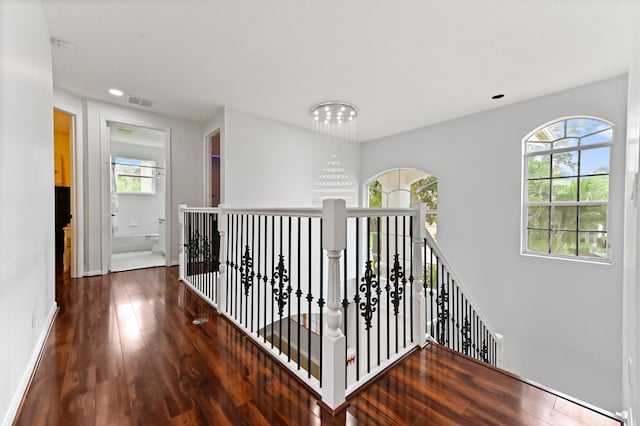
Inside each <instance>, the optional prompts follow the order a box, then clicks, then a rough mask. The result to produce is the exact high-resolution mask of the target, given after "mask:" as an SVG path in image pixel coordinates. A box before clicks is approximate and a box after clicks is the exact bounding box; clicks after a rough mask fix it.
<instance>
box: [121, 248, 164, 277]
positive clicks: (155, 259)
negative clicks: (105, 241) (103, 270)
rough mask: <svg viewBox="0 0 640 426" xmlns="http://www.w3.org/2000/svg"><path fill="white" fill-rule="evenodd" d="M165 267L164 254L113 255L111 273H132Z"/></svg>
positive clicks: (143, 252) (134, 253)
mask: <svg viewBox="0 0 640 426" xmlns="http://www.w3.org/2000/svg"><path fill="white" fill-rule="evenodd" d="M164 265H165V258H164V255H163V254H162V253H152V252H150V251H130V252H126V253H113V254H112V255H111V272H119V271H130V270H132V269H141V268H151V267H154V266H164Z"/></svg>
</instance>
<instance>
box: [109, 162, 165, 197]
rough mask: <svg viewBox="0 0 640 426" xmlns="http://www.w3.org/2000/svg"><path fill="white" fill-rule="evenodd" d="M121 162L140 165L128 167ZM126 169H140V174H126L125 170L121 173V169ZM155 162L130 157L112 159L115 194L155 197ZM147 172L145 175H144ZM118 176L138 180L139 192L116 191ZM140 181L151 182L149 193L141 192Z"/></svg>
mask: <svg viewBox="0 0 640 426" xmlns="http://www.w3.org/2000/svg"><path fill="white" fill-rule="evenodd" d="M123 161H139V162H140V163H141V165H140V166H138V165H129V164H126V163H123ZM127 167H140V173H139V174H138V173H130V172H129V173H128V172H127V171H126V170H125V171H122V169H124V168H127ZM156 170H157V168H156V162H155V160H146V159H143V158H131V157H115V159H114V173H115V179H116V192H117V194H118V195H155V194H156V190H157V185H156ZM145 172H147V174H145ZM119 176H127V177H133V178H140V179H141V184H140V191H120V189H118V177H119ZM142 179H150V181H151V188H152V189H151V191H142V187H143V186H142Z"/></svg>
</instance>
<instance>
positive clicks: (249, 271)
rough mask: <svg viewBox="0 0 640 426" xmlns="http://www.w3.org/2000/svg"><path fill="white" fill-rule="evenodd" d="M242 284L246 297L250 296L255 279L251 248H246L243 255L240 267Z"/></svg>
mask: <svg viewBox="0 0 640 426" xmlns="http://www.w3.org/2000/svg"><path fill="white" fill-rule="evenodd" d="M240 273H241V277H240V283H241V284H242V287H243V288H244V295H245V296H248V295H249V290H250V289H251V286H252V285H253V277H254V276H255V273H254V272H253V259H252V258H251V252H250V250H249V246H248V245H246V246H244V254H243V255H242V262H241V266H240Z"/></svg>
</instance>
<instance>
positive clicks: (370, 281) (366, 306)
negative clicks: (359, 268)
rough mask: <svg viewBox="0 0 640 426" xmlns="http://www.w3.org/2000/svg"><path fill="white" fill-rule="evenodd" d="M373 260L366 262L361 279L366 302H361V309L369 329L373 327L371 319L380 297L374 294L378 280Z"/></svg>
mask: <svg viewBox="0 0 640 426" xmlns="http://www.w3.org/2000/svg"><path fill="white" fill-rule="evenodd" d="M372 264H373V261H370V260H368V261H367V262H365V270H364V276H363V277H362V278H361V279H360V281H361V283H360V291H361V292H363V293H364V299H365V300H364V302H361V303H360V309H361V310H362V312H361V313H360V315H362V318H364V324H365V325H364V328H365V330H369V329H370V328H371V319H372V318H373V313H374V312H375V311H376V306H377V305H378V298H377V297H375V296H373V294H374V293H375V292H376V289H377V288H378V281H377V280H376V274H375V273H374V272H373V268H372Z"/></svg>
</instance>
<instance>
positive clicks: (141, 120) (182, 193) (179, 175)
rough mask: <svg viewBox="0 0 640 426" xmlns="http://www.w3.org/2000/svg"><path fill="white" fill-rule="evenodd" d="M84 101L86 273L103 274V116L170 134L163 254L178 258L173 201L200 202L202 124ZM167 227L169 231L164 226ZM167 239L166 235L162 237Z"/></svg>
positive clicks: (105, 154)
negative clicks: (166, 243) (167, 244)
mask: <svg viewBox="0 0 640 426" xmlns="http://www.w3.org/2000/svg"><path fill="white" fill-rule="evenodd" d="M84 103H85V117H84V119H85V122H86V134H85V143H86V145H85V155H86V157H85V188H84V189H85V248H86V255H85V262H86V271H87V273H88V274H100V273H102V265H101V261H102V258H103V253H102V224H101V221H102V220H103V219H102V218H103V209H106V208H108V205H106V204H107V203H106V199H105V197H103V194H104V193H103V188H108V176H109V175H108V173H109V169H108V164H106V163H108V161H106V162H105V164H102V160H101V159H102V158H108V147H107V146H106V144H101V140H103V139H104V137H103V136H101V131H102V130H103V129H102V121H103V120H109V121H117V122H119V123H125V124H133V125H137V126H141V127H148V128H152V129H157V130H168V131H169V132H170V136H171V153H170V161H169V162H168V164H166V168H165V172H166V173H167V182H171V185H170V187H169V186H167V194H166V195H167V197H170V200H169V202H170V204H171V211H170V215H169V216H168V217H167V218H166V219H167V230H169V229H170V230H171V231H170V238H171V247H170V250H169V252H168V253H167V256H169V259H170V260H171V262H172V263H177V262H178V244H179V235H178V220H177V218H178V204H180V203H185V204H188V205H194V206H196V205H200V204H201V203H202V183H203V175H202V131H203V128H202V125H201V124H199V123H196V122H192V121H189V120H185V119H181V118H175V117H169V116H164V115H160V114H155V113H153V112H152V111H144V110H142V109H134V108H129V107H126V106H124V105H117V104H110V103H105V102H100V101H96V100H92V99H87V100H84ZM168 232H169V231H168ZM167 237H168V238H169V235H168V236H167Z"/></svg>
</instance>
